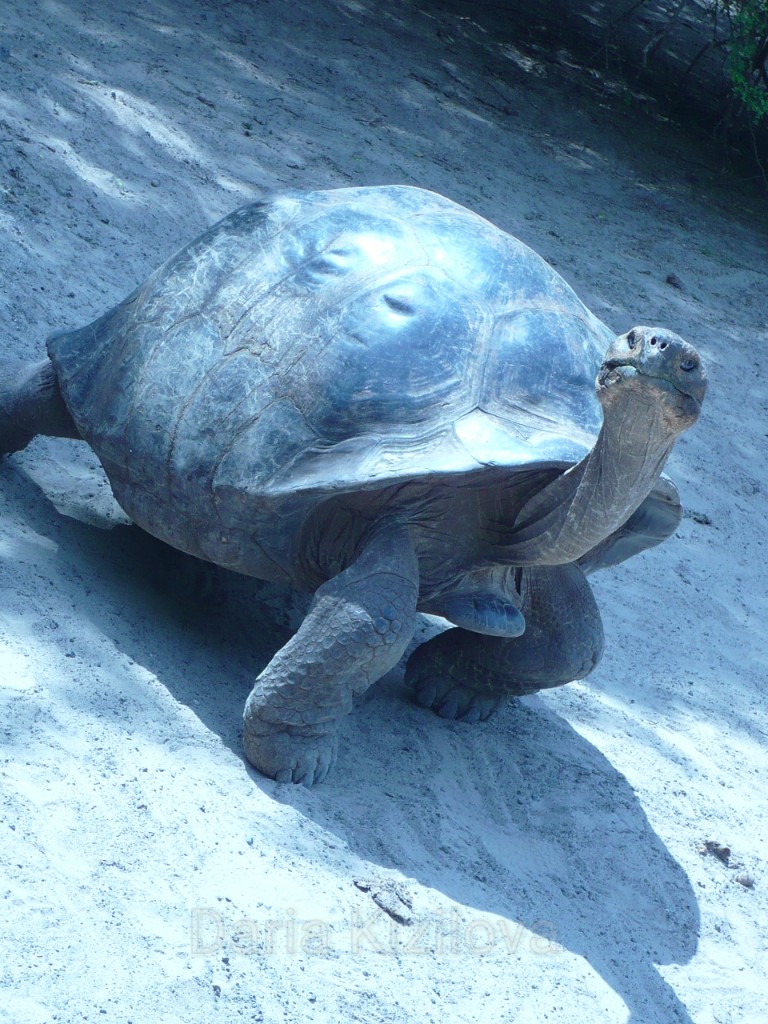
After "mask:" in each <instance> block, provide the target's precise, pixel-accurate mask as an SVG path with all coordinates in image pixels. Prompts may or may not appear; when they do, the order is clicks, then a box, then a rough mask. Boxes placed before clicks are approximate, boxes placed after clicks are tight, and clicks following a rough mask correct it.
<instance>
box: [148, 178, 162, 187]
mask: <svg viewBox="0 0 768 1024" xmlns="http://www.w3.org/2000/svg"><path fill="white" fill-rule="evenodd" d="M149 184H150V185H151V186H152V188H159V186H160V182H159V181H158V180H157V178H153V179H152V181H150V183H149Z"/></svg>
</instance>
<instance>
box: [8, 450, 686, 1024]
mask: <svg viewBox="0 0 768 1024" xmlns="http://www.w3.org/2000/svg"><path fill="white" fill-rule="evenodd" d="M2 472H3V475H4V480H3V488H2V494H3V499H4V500H5V502H6V504H7V505H9V506H10V508H11V511H15V510H16V509H14V506H18V512H19V515H20V516H21V517H22V518H23V520H24V522H25V524H28V525H29V526H31V527H32V528H33V529H34V530H36V531H38V532H39V533H40V534H42V535H43V536H45V537H50V538H51V539H55V541H56V543H57V544H58V545H59V551H60V552H61V553H62V557H66V558H68V559H70V560H71V563H72V564H77V565H78V566H79V568H80V570H81V571H82V572H83V574H86V573H90V574H91V575H92V576H94V577H95V578H98V579H100V580H101V584H102V586H101V591H100V593H97V594H94V593H92V592H91V593H86V594H84V595H83V601H82V603H81V604H80V610H81V612H82V614H83V616H84V618H87V619H88V620H90V622H91V624H92V625H94V626H95V627H96V628H97V629H98V630H100V631H101V632H103V634H104V635H106V636H108V637H109V638H110V639H111V640H112V642H113V643H114V644H115V645H116V647H117V649H118V650H120V651H121V652H123V653H125V654H127V655H128V656H129V657H130V658H132V659H133V660H134V661H136V662H138V663H139V664H141V665H143V666H144V667H145V668H147V669H148V670H149V671H150V672H151V673H153V674H154V675H155V676H156V677H157V678H158V679H159V680H160V682H161V683H162V684H163V685H164V686H165V687H166V689H167V690H168V691H169V692H170V693H171V694H172V696H173V697H174V698H175V699H176V700H178V701H179V702H181V703H182V704H185V705H187V706H188V707H191V708H192V709H193V710H194V712H195V714H196V715H197V716H198V717H199V718H200V720H201V721H202V722H203V723H204V725H205V726H206V727H207V728H209V729H210V730H212V731H213V732H214V733H216V734H218V735H219V736H220V738H221V740H222V742H223V743H224V744H225V745H226V746H228V747H229V748H230V749H231V750H232V751H234V752H235V753H236V755H237V756H238V757H239V758H241V759H242V752H241V711H242V704H243V701H244V698H245V696H246V695H247V693H248V691H249V689H250V686H251V680H252V679H253V677H254V676H255V675H256V674H257V673H258V671H259V670H260V668H261V667H262V666H263V665H264V664H265V663H266V661H267V660H268V659H269V657H271V655H272V653H274V651H275V650H276V649H277V648H279V647H280V646H281V644H282V643H283V642H285V640H286V639H287V637H288V636H289V635H290V633H291V630H292V628H295V625H296V620H297V618H298V617H300V615H301V610H302V609H301V601H299V602H298V604H297V603H296V602H295V601H294V599H293V598H292V597H291V596H290V595H289V594H288V593H287V592H280V591H279V589H278V588H274V587H269V586H265V585H263V584H261V583H260V582H259V581H254V580H249V579H246V578H243V577H238V576H236V575H234V574H230V573H227V572H225V571H223V570H219V569H217V568H216V567H213V566H207V565H204V564H202V563H200V562H198V561H197V560H195V559H191V558H188V557H187V556H184V555H181V554H179V553H178V552H175V551H173V550H172V549H170V548H168V547H167V546H165V545H163V544H161V543H160V542H158V541H156V540H154V539H153V538H151V537H150V536H148V535H147V534H145V533H143V532H142V531H140V530H139V529H138V528H136V527H126V526H121V527H118V528H115V529H112V530H110V531H105V530H98V529H95V528H94V527H93V526H91V525H85V524H83V523H81V522H78V521H76V520H74V519H70V518H64V517H62V516H60V514H59V513H58V512H57V511H56V509H55V508H54V507H53V505H52V504H51V502H50V500H49V499H47V498H45V495H44V493H43V492H41V490H40V488H39V487H38V486H37V484H35V483H33V482H32V481H31V480H30V479H29V478H28V477H26V476H25V475H24V474H23V473H19V472H10V473H9V471H8V469H7V468H4V469H3V470H2ZM41 498H43V499H44V500H41ZM115 603H117V604H118V605H119V608H120V614H119V615H118V616H115V615H114V614H113V613H110V610H109V609H110V607H112V608H113V607H114V604H115ZM147 622H150V623H151V628H150V629H147V628H146V624H147ZM158 634H161V635H162V638H163V639H162V642H161V643H159V642H158V641H157V636H158ZM211 680H216V682H215V684H212V682H211ZM81 700H83V698H82V697H80V696H78V695H77V694H73V695H72V701H73V704H75V703H77V702H78V701H81ZM80 707H81V710H88V709H87V707H86V705H85V704H81V705H80ZM135 728H137V729H141V728H142V723H141V722H137V723H135ZM243 764H244V768H245V769H246V770H247V771H248V772H249V774H250V775H251V777H252V779H253V781H254V784H255V785H257V786H259V788H260V789H261V790H262V791H263V792H264V793H265V794H266V795H268V796H269V797H270V798H271V799H274V800H276V801H279V802H280V803H283V804H287V805H290V806H292V807H294V808H295V809H296V810H297V811H298V812H299V813H300V814H302V815H304V816H306V817H307V818H309V819H311V820H313V821H314V822H315V823H316V824H317V825H318V826H320V827H321V828H322V829H324V830H325V831H327V832H328V833H331V834H333V835H334V836H336V837H337V838H338V839H339V840H341V841H342V843H343V844H345V846H346V847H347V848H348V849H349V850H350V851H351V852H352V853H353V854H354V855H355V856H356V857H357V858H359V859H361V860H363V861H367V862H369V863H370V864H372V865H375V866H377V867H380V868H381V869H383V871H384V872H388V871H391V872H396V873H398V874H400V875H402V876H405V877H406V878H408V877H411V878H415V879H417V880H418V882H419V883H420V885H422V886H424V887H426V888H427V889H431V890H434V892H435V893H438V894H441V895H442V897H445V898H446V899H447V900H449V901H451V902H452V904H453V905H457V906H458V907H459V908H461V909H462V911H463V913H464V921H465V924H464V925H463V926H462V927H463V928H464V931H463V932H462V933H461V935H463V936H464V938H463V939H461V935H460V936H459V939H460V941H465V942H466V943H467V945H465V946H464V948H463V949H460V950H459V951H460V952H465V953H466V954H467V955H477V952H476V949H474V948H472V946H471V944H470V943H469V939H468V938H467V936H468V935H469V934H470V932H471V928H470V931H467V930H466V929H467V915H468V922H469V925H471V924H472V922H473V921H474V922H478V921H480V922H485V925H487V923H488V921H490V920H491V918H490V917H487V915H493V916H494V918H493V919H494V920H495V919H496V917H497V916H498V917H500V918H503V919H506V920H507V921H510V922H513V925H512V928H513V936H514V938H513V940H510V938H509V933H507V935H506V937H505V936H504V935H501V934H500V933H498V931H497V932H494V935H498V941H495V942H494V947H493V949H492V950H491V951H490V952H492V953H493V955H496V956H499V955H501V956H504V957H505V958H506V960H505V971H507V972H508V973H509V975H510V976H512V975H518V976H520V977H521V978H522V977H523V975H524V972H525V971H526V970H528V969H529V968H530V960H529V959H528V957H531V956H536V955H537V954H541V955H548V956H549V959H550V963H551V962H552V960H556V953H557V951H560V952H561V953H562V951H567V954H571V955H576V956H578V957H581V958H583V959H584V960H585V961H586V962H587V963H588V964H589V966H590V967H591V969H592V970H594V971H595V972H596V973H597V974H598V975H599V976H600V977H601V978H602V979H603V980H604V981H605V983H606V984H607V985H609V986H610V988H611V989H612V990H613V992H615V993H616V994H617V995H618V996H620V997H621V999H622V1000H623V1001H624V1003H625V1004H626V1006H627V1007H628V1009H629V1010H630V1014H631V1016H630V1019H631V1020H633V1021H643V1022H651V1021H654V1020H659V1021H663V1022H668V1021H671V1020H678V1021H682V1022H683V1024H691V1018H690V1016H689V1015H688V1013H687V1011H686V1009H685V1007H684V1006H683V1005H682V1004H681V1003H680V1001H679V1000H678V998H677V997H676V995H675V993H674V991H673V989H672V987H671V986H670V985H669V984H668V983H667V982H666V981H665V980H664V978H663V977H662V975H661V973H660V972H659V971H658V970H657V966H656V965H680V964H685V963H687V962H688V961H689V960H690V959H691V958H692V957H693V955H694V953H695V951H696V948H697V937H698V933H699V909H698V904H697V901H696V898H695V895H694V892H693V890H692V888H691V884H690V882H689V880H688V878H687V876H686V875H685V873H684V871H683V870H682V868H681V867H680V865H679V864H677V862H676V861H675V860H674V859H673V857H672V856H671V854H670V853H669V851H668V850H667V848H666V847H665V846H664V844H663V843H662V841H661V840H660V839H659V837H658V836H657V834H656V833H655V831H654V829H653V827H652V825H651V824H650V822H649V821H648V818H647V816H646V814H645V812H644V810H643V808H642V806H641V804H640V802H639V800H638V798H637V795H636V794H635V792H634V791H633V789H632V787H631V786H630V785H629V783H628V782H627V780H626V779H625V778H624V776H623V775H622V774H621V773H620V772H618V771H617V770H616V769H615V768H614V767H613V766H612V765H611V763H610V762H609V761H608V760H607V758H605V757H604V756H603V754H602V753H601V752H600V751H599V750H598V749H597V748H596V747H595V746H594V745H593V744H591V743H590V742H588V741H587V740H586V739H585V738H584V737H582V736H580V735H579V734H578V733H577V732H576V731H575V730H574V729H573V728H572V727H571V726H570V725H569V724H568V723H567V722H566V721H565V720H564V719H562V718H561V717H560V716H558V715H557V714H555V713H554V712H553V711H551V710H549V709H548V708H547V707H546V706H545V705H544V703H543V702H541V701H539V700H538V699H537V698H535V697H534V698H528V699H526V700H524V701H521V702H518V703H517V704H515V705H513V706H511V707H509V708H508V709H506V710H505V711H503V712H502V713H501V714H500V715H499V716H498V717H497V718H496V719H493V720H492V721H490V722H487V723H483V724H481V725H477V726H465V725H462V724H461V723H453V722H443V721H441V720H440V719H438V718H436V717H435V716H433V715H432V714H431V713H429V712H427V711H425V710H424V709H421V708H417V707H415V706H413V705H412V704H411V703H410V702H409V701H408V698H407V695H406V694H405V692H404V688H403V685H402V682H401V681H400V677H398V675H397V672H393V673H391V674H390V676H389V677H387V679H385V680H384V681H382V683H381V684H379V685H378V686H377V687H374V688H373V690H372V691H371V695H370V697H369V699H368V700H367V701H366V703H365V705H364V706H363V707H360V708H358V709H357V710H356V711H355V713H354V714H353V715H352V716H351V717H350V718H349V719H348V720H347V721H346V722H345V724H344V727H343V733H342V754H341V756H340V761H339V764H338V766H337V769H336V772H335V774H334V775H333V776H332V777H331V778H330V779H329V780H328V781H327V782H326V783H325V784H324V785H323V786H321V787H318V788H316V789H313V790H305V789H303V788H301V787H285V786H280V785H278V784H276V783H273V782H271V781H270V780H266V779H264V778H262V777H261V776H260V775H258V774H257V773H256V772H254V771H253V770H252V769H251V768H250V767H249V766H247V765H246V763H245V762H243ZM288 841H290V840H288ZM414 909H415V911H416V912H418V909H419V908H418V905H417V906H416V907H415V908H414ZM444 921H445V918H439V920H438V918H437V917H435V916H434V915H433V919H430V918H429V914H427V916H426V927H427V931H428V932H429V929H430V928H433V930H434V931H435V934H434V935H433V936H432V938H433V939H434V938H436V937H438V938H439V936H437V932H436V929H437V926H438V924H440V923H441V922H444ZM423 923H424V921H422V924H423ZM485 925H484V926H483V927H485ZM518 926H519V927H518ZM492 927H493V928H496V929H498V924H493V925H492ZM454 939H455V936H453V937H452V939H451V941H453V940H454ZM511 941H513V943H514V948H512V946H511V945H510V942H511Z"/></svg>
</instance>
